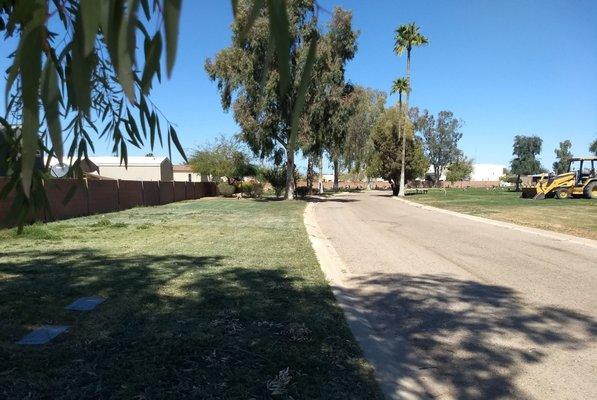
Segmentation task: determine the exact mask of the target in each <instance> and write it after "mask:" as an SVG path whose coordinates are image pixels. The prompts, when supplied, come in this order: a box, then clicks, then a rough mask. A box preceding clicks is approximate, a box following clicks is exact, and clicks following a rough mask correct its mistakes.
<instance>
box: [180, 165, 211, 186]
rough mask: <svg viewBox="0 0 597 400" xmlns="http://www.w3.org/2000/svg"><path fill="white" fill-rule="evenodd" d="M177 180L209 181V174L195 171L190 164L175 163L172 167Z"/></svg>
mask: <svg viewBox="0 0 597 400" xmlns="http://www.w3.org/2000/svg"><path fill="white" fill-rule="evenodd" d="M172 170H173V173H174V181H176V182H207V181H208V180H207V176H204V175H202V174H200V173H197V172H193V170H192V169H191V167H190V166H189V165H184V164H183V165H175V166H173V167H172Z"/></svg>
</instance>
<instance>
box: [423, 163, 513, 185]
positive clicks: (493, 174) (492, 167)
mask: <svg viewBox="0 0 597 400" xmlns="http://www.w3.org/2000/svg"><path fill="white" fill-rule="evenodd" d="M505 169H506V166H505V165H503V164H473V173H472V174H471V179H469V180H470V181H474V182H488V181H499V180H500V176H502V175H504V170H505ZM446 172H447V171H446V168H444V171H443V173H442V175H441V177H440V181H445V180H446ZM427 176H430V177H433V166H432V165H430V166H429V169H428V170H427Z"/></svg>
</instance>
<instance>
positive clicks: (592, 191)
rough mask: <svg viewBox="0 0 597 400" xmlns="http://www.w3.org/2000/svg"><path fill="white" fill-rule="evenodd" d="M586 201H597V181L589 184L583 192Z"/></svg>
mask: <svg viewBox="0 0 597 400" xmlns="http://www.w3.org/2000/svg"><path fill="white" fill-rule="evenodd" d="M583 194H584V196H585V199H597V181H593V182H589V183H588V184H587V186H585V188H584V190H583Z"/></svg>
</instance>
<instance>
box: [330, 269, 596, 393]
mask: <svg viewBox="0 0 597 400" xmlns="http://www.w3.org/2000/svg"><path fill="white" fill-rule="evenodd" d="M352 283H353V284H354V285H355V287H357V288H358V287H361V288H364V287H366V288H367V289H366V290H362V289H361V290H358V289H355V290H345V289H342V291H343V292H344V293H345V294H346V295H347V296H348V298H350V299H351V301H353V302H354V303H355V304H357V305H358V307H359V308H361V309H362V310H363V311H362V313H363V316H364V317H365V318H366V319H367V321H368V322H369V323H370V324H371V326H372V327H373V329H374V331H375V332H376V333H377V335H376V337H375V338H374V339H375V341H376V346H377V347H378V350H379V351H381V352H382V354H383V356H384V357H387V360H391V364H392V368H395V371H398V379H400V381H401V383H402V384H403V386H402V389H403V391H404V393H408V394H410V395H412V396H414V398H423V397H427V396H430V397H434V396H433V393H432V392H433V390H431V387H435V388H438V387H440V388H443V389H440V392H442V391H443V393H450V394H451V395H448V397H450V398H457V399H497V398H516V399H526V398H528V396H527V394H526V392H525V391H524V389H525V388H524V387H522V388H521V387H519V386H517V385H516V383H515V381H516V379H517V378H518V377H519V375H520V373H521V370H523V369H524V368H525V367H527V366H530V365H533V364H540V363H541V362H542V361H545V360H546V358H547V357H548V356H550V355H551V354H552V352H553V351H556V350H565V351H569V352H572V353H574V352H580V351H583V350H588V347H589V346H591V345H592V343H594V341H595V335H596V334H597V322H596V321H595V320H594V319H593V318H591V317H590V316H588V315H583V314H581V313H578V312H575V311H572V310H567V309H563V308H556V307H532V306H527V305H524V304H523V302H522V299H521V298H520V297H519V296H518V295H517V294H516V293H515V292H514V291H513V290H511V289H509V288H506V287H503V286H495V285H486V284H481V283H478V282H474V281H468V280H458V279H454V278H452V277H449V276H444V275H420V276H410V275H402V274H378V275H374V276H369V277H364V278H354V279H353V282H352ZM572 357H573V358H574V359H575V361H574V363H575V370H573V371H570V370H568V369H567V367H564V366H557V364H556V367H560V368H561V372H563V373H564V374H563V375H564V376H561V375H558V373H554V375H555V376H557V379H555V380H554V383H555V381H557V380H558V379H562V380H566V379H571V378H572V379H574V380H575V383H570V382H564V385H568V388H569V389H570V390H571V392H570V393H559V394H560V395H562V396H563V397H566V396H567V395H569V396H572V397H575V395H573V394H572V393H576V395H578V396H579V397H583V395H582V394H581V393H583V394H585V395H587V396H589V397H590V395H591V394H590V393H591V391H590V390H591V388H590V386H591V384H592V383H591V380H592V376H591V368H592V367H591V366H590V365H589V364H590V360H589V361H587V360H585V361H584V363H583V362H581V361H580V360H581V359H582V357H578V356H574V355H573V356H572ZM550 365H551V366H552V368H553V365H554V360H553V359H552V360H551V364H550ZM387 378H388V379H390V378H391V377H387ZM406 383H408V385H407V384H406ZM542 383H543V384H546V382H542ZM575 384H578V385H580V386H578V387H574V385H575ZM539 385H541V383H539ZM556 387H557V386H556ZM543 389H544V390H545V391H544V393H547V392H549V390H550V389H549V388H548V387H543ZM576 390H578V392H576ZM434 394H435V395H437V393H434Z"/></svg>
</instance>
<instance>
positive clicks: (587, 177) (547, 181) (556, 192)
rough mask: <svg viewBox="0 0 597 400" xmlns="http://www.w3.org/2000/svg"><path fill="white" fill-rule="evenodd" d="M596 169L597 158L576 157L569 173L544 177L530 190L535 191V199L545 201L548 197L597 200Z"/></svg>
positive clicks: (569, 166)
mask: <svg viewBox="0 0 597 400" xmlns="http://www.w3.org/2000/svg"><path fill="white" fill-rule="evenodd" d="M596 167H597V157H575V158H572V159H570V163H569V164H568V172H565V173H563V174H560V175H555V176H554V175H549V176H544V177H543V178H541V179H540V180H539V181H538V182H537V183H536V184H535V186H534V187H532V188H529V189H530V190H532V191H533V193H531V194H532V195H533V199H535V200H537V199H544V198H546V197H556V198H558V199H569V198H572V197H584V198H586V199H597V174H596V173H595V168H596ZM529 197H530V196H529Z"/></svg>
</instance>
